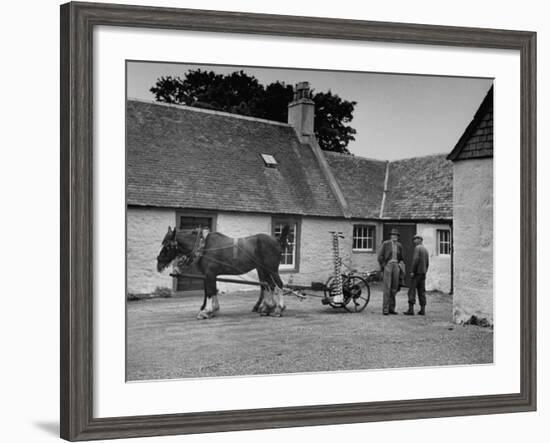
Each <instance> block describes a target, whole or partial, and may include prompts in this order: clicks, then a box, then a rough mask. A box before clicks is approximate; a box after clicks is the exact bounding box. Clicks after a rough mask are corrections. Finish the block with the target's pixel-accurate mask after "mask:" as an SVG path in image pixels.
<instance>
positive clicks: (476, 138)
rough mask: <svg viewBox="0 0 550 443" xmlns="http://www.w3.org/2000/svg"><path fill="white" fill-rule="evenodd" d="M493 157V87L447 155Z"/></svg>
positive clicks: (457, 158) (455, 157)
mask: <svg viewBox="0 0 550 443" xmlns="http://www.w3.org/2000/svg"><path fill="white" fill-rule="evenodd" d="M490 157H493V87H492V86H491V89H489V92H487V95H486V96H485V98H484V99H483V101H482V102H481V105H480V106H479V108H478V110H477V112H476V113H475V115H474V118H473V119H472V121H471V122H470V124H469V125H468V126H467V128H466V130H465V131H464V133H463V134H462V136H461V137H460V139H459V140H458V143H457V144H456V146H455V147H454V149H453V150H452V151H451V153H450V154H449V156H448V157H447V158H448V159H449V160H453V161H457V160H467V159H473V158H490Z"/></svg>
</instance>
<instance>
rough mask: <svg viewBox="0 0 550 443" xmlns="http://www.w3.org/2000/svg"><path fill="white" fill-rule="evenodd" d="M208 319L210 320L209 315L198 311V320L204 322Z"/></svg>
mask: <svg viewBox="0 0 550 443" xmlns="http://www.w3.org/2000/svg"><path fill="white" fill-rule="evenodd" d="M208 318H210V315H209V314H208V312H206V311H199V313H198V314H197V319H198V320H206V319H208Z"/></svg>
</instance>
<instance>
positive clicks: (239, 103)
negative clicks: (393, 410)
mask: <svg viewBox="0 0 550 443" xmlns="http://www.w3.org/2000/svg"><path fill="white" fill-rule="evenodd" d="M126 85H127V90H126V97H127V100H126V205H127V207H126V380H127V381H129V382H132V381H147V380H169V379H181V378H200V377H228V376H254V375H268V374H269V375H273V374H292V373H315V372H332V371H358V370H373V369H390V368H415V367H445V366H456V365H487V364H492V363H493V361H494V355H493V328H494V315H493V306H494V294H493V252H494V251H493V88H494V86H493V79H491V78H471V77H444V76H427V75H412V74H411V75H404V74H392V73H371V72H349V71H328V70H304V69H288V68H285V69H282V68H276V67H252V66H226V65H197V64H191V63H189V64H184V63H164V62H163V63H161V62H155V61H127V62H126Z"/></svg>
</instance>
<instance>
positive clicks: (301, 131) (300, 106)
mask: <svg viewBox="0 0 550 443" xmlns="http://www.w3.org/2000/svg"><path fill="white" fill-rule="evenodd" d="M314 117H315V102H314V101H313V100H312V99H311V98H310V91H309V83H308V82H300V83H297V84H296V87H295V88H294V100H293V101H292V102H291V103H289V104H288V124H289V125H292V127H293V128H294V130H295V131H296V134H297V135H298V137H299V138H300V141H302V142H307V140H308V139H309V137H310V136H312V135H314V131H313V120H314Z"/></svg>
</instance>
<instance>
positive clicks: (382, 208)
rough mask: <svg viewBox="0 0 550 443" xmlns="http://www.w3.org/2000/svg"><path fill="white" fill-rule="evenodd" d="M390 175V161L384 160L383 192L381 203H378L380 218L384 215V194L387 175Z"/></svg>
mask: <svg viewBox="0 0 550 443" xmlns="http://www.w3.org/2000/svg"><path fill="white" fill-rule="evenodd" d="M389 175H390V162H389V161H387V162H386V175H385V177H384V192H383V193H382V204H381V205H380V218H383V217H384V206H385V204H386V194H387V193H388V177H389Z"/></svg>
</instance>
